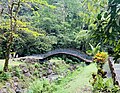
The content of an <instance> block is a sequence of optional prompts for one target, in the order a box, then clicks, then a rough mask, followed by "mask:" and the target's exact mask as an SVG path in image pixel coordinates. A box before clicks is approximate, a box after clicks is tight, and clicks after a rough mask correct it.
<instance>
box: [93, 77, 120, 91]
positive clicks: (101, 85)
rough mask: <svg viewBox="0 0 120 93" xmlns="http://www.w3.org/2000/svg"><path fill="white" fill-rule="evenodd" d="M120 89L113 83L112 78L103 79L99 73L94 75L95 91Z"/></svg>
mask: <svg viewBox="0 0 120 93" xmlns="http://www.w3.org/2000/svg"><path fill="white" fill-rule="evenodd" d="M119 90H120V88H119V87H118V86H117V85H114V84H113V80H112V78H106V79H103V78H102V77H101V76H100V75H97V76H96V83H95V84H94V85H93V92H95V93H101V92H102V93H105V92H106V93H108V92H109V93H116V92H118V91H119Z"/></svg>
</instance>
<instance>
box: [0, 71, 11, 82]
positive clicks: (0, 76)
mask: <svg viewBox="0 0 120 93" xmlns="http://www.w3.org/2000/svg"><path fill="white" fill-rule="evenodd" d="M10 77H11V74H10V73H9V72H2V73H1V74H0V81H2V80H8V79H9V78H10Z"/></svg>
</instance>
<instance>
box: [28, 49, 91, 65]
mask: <svg viewBox="0 0 120 93" xmlns="http://www.w3.org/2000/svg"><path fill="white" fill-rule="evenodd" d="M58 54H65V55H71V56H74V57H76V58H78V59H80V60H83V61H85V62H88V63H90V62H92V57H91V56H88V55H87V54H85V53H83V52H81V51H79V50H75V49H55V50H52V51H49V52H47V53H45V54H37V55H33V56H29V57H32V58H35V59H39V60H44V59H46V58H48V57H51V56H54V55H58Z"/></svg>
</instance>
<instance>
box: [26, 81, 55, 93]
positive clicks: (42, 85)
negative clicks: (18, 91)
mask: <svg viewBox="0 0 120 93" xmlns="http://www.w3.org/2000/svg"><path fill="white" fill-rule="evenodd" d="M55 90H56V88H55V87H54V85H52V84H50V83H49V81H48V80H39V79H36V80H35V81H34V82H33V83H30V86H29V90H28V93H54V91H55Z"/></svg>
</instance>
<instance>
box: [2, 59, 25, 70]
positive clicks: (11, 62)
mask: <svg viewBox="0 0 120 93" xmlns="http://www.w3.org/2000/svg"><path fill="white" fill-rule="evenodd" d="M4 62H5V60H4V59H0V71H2V70H3V67H4ZM20 64H23V63H22V62H19V61H11V60H10V62H9V67H12V66H19V65H20Z"/></svg>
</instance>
